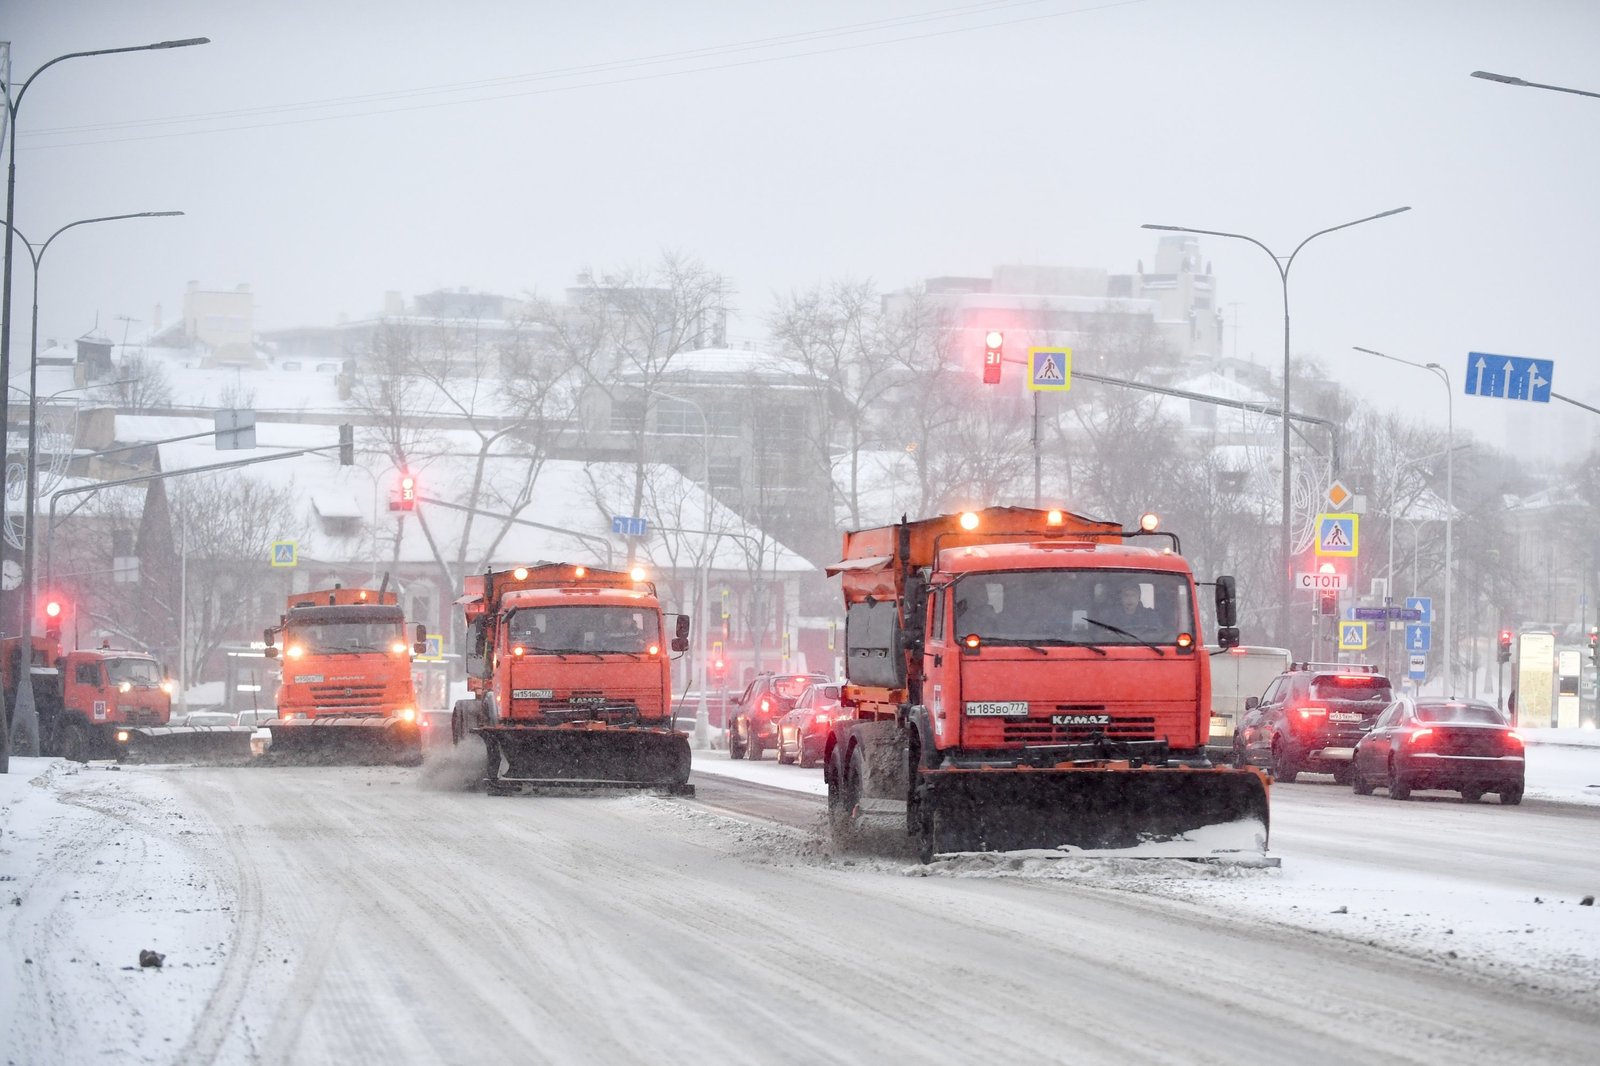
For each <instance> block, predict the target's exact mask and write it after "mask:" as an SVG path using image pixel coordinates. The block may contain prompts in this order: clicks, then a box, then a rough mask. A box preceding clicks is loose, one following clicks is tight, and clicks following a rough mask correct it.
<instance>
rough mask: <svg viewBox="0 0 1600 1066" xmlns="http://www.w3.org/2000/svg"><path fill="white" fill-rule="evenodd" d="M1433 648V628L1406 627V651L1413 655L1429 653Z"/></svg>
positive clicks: (1418, 624) (1420, 626)
mask: <svg viewBox="0 0 1600 1066" xmlns="http://www.w3.org/2000/svg"><path fill="white" fill-rule="evenodd" d="M1432 648H1433V627H1432V626H1425V625H1422V624H1421V623H1420V622H1419V623H1417V624H1415V625H1409V626H1406V651H1408V652H1411V653H1412V654H1413V655H1415V654H1417V653H1418V652H1424V651H1431V650H1432Z"/></svg>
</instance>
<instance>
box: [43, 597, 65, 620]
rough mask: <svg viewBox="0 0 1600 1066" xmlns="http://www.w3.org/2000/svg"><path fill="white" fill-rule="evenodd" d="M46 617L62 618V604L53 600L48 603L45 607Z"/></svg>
mask: <svg viewBox="0 0 1600 1066" xmlns="http://www.w3.org/2000/svg"><path fill="white" fill-rule="evenodd" d="M44 615H45V617H46V618H60V617H61V604H60V602H58V601H56V600H51V601H49V602H48V603H46V604H45V605H44Z"/></svg>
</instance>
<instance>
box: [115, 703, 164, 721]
mask: <svg viewBox="0 0 1600 1066" xmlns="http://www.w3.org/2000/svg"><path fill="white" fill-rule="evenodd" d="M122 721H123V722H124V723H125V724H127V725H163V724H165V723H163V722H162V720H161V712H160V711H155V710H151V709H150V708H149V707H124V708H123V709H122Z"/></svg>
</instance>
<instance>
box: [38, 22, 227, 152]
mask: <svg viewBox="0 0 1600 1066" xmlns="http://www.w3.org/2000/svg"><path fill="white" fill-rule="evenodd" d="M210 43H211V38H209V37H185V38H184V39H183V40H181V41H157V42H156V43H155V44H133V45H128V46H127V47H124V48H96V49H94V50H93V51H89V52H68V53H67V54H65V55H59V56H56V57H55V58H54V59H52V60H50V61H49V62H48V63H45V64H44V65H43V66H41V67H39V69H37V70H35V71H34V72H33V73H32V74H29V75H28V80H27V81H25V82H23V83H22V88H20V89H18V90H17V95H16V96H12V95H11V93H10V91H9V89H10V86H7V90H8V91H7V92H6V100H7V105H8V106H9V107H10V108H11V114H12V115H13V117H14V116H15V115H16V113H17V108H19V107H21V106H22V94H23V93H25V92H27V91H28V86H30V85H32V84H33V79H35V78H37V77H38V76H39V75H41V74H43V73H44V72H45V71H47V70H49V69H50V68H51V67H53V66H55V65H56V64H57V63H63V62H65V61H67V60H69V59H82V58H83V57H85V56H111V55H117V54H119V53H121V52H152V51H155V50H156V49H160V48H188V47H190V46H191V45H196V44H210ZM12 136H13V137H14V136H15V133H13V134H12Z"/></svg>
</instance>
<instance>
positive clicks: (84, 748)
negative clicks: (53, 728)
mask: <svg viewBox="0 0 1600 1066" xmlns="http://www.w3.org/2000/svg"><path fill="white" fill-rule="evenodd" d="M61 757H62V758H63V759H69V760H71V761H72V762H88V761H89V731H88V730H87V729H85V728H84V727H83V723H81V722H67V723H65V724H64V725H63V726H62V727H61Z"/></svg>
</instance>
